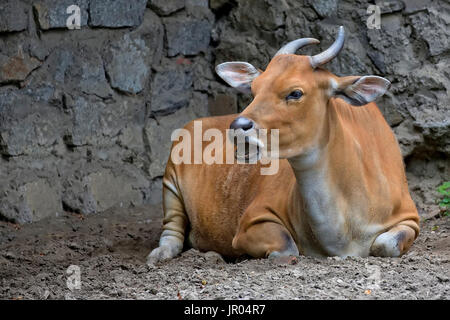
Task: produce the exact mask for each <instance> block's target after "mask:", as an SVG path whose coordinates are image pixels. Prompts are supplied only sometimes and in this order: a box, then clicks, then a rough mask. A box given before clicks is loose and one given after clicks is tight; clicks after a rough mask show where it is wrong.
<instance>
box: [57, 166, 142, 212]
mask: <svg viewBox="0 0 450 320" xmlns="http://www.w3.org/2000/svg"><path fill="white" fill-rule="evenodd" d="M111 165H112V164H111ZM63 188H64V194H63V201H64V205H65V206H66V207H67V208H70V209H71V210H73V211H76V212H81V213H83V214H91V213H96V212H100V211H104V210H107V209H109V208H111V207H115V206H117V207H124V208H127V207H130V206H138V205H142V204H143V203H144V200H145V199H144V195H145V193H144V192H142V191H143V190H147V192H146V193H148V189H149V182H148V181H146V180H145V179H143V178H142V177H139V174H138V173H137V172H133V171H129V170H127V169H125V168H121V169H119V170H114V169H106V168H102V167H101V166H99V164H97V163H92V164H88V165H86V166H85V167H84V168H82V167H79V166H78V167H77V168H75V169H74V170H71V171H70V172H66V173H65V176H64V182H63Z"/></svg>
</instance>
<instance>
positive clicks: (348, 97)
mask: <svg viewBox="0 0 450 320" xmlns="http://www.w3.org/2000/svg"><path fill="white" fill-rule="evenodd" d="M332 81H334V80H332ZM390 85H391V82H390V81H389V80H387V79H385V78H382V77H378V76H363V77H342V78H339V79H338V83H337V85H336V86H335V88H334V94H333V95H334V96H336V97H339V98H342V99H344V100H345V101H347V102H348V103H350V104H351V105H353V106H363V105H365V104H368V103H369V102H372V101H374V100H375V99H377V98H378V97H381V96H382V95H383V94H384V93H385V92H386V91H387V89H388V88H389V86H390ZM336 87H337V88H336Z"/></svg>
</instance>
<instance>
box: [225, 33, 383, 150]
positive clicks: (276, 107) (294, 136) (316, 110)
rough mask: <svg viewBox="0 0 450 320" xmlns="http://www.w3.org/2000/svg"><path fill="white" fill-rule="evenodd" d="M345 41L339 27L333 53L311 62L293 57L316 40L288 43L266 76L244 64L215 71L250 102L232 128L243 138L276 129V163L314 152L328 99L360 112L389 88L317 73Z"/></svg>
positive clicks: (367, 79) (372, 79) (374, 80)
mask: <svg viewBox="0 0 450 320" xmlns="http://www.w3.org/2000/svg"><path fill="white" fill-rule="evenodd" d="M344 38H345V35H344V28H343V27H340V29H339V34H338V37H337V39H336V41H335V42H334V43H333V44H332V45H331V47H329V48H328V49H327V50H325V51H324V52H322V53H320V54H317V55H314V56H302V55H296V54H295V52H296V51H297V50H298V49H300V48H301V47H303V46H305V45H308V44H315V43H319V41H318V40H316V39H312V38H303V39H298V40H295V41H292V42H289V43H288V44H286V45H285V46H284V47H282V48H281V49H280V50H279V51H278V52H277V53H276V54H275V56H274V57H273V59H272V60H271V61H270V63H269V65H268V66H267V69H266V70H265V71H261V70H258V69H256V68H255V67H254V66H252V65H251V64H249V63H246V62H225V63H222V64H220V65H218V66H217V67H216V71H217V73H218V74H219V76H220V77H222V79H224V80H225V81H226V82H227V83H228V84H229V85H231V86H232V87H235V88H237V89H238V90H240V91H243V92H251V93H252V94H253V96H254V99H253V101H252V102H251V103H250V104H249V105H248V106H247V108H246V109H245V110H244V111H243V112H242V113H241V114H240V115H239V117H237V118H236V119H235V120H234V121H233V122H232V123H231V126H230V128H231V129H235V130H236V129H237V130H239V131H241V132H244V133H248V132H250V131H255V130H258V129H267V130H268V132H270V131H271V130H272V129H279V156H280V158H291V157H295V156H298V155H302V154H305V153H306V152H308V151H309V150H312V149H314V148H316V147H317V145H318V144H320V141H319V140H320V136H321V133H323V130H322V129H323V127H324V125H325V123H326V119H327V108H328V107H329V103H328V102H329V100H330V99H331V98H333V97H339V98H342V99H344V100H345V101H347V102H348V103H349V104H350V105H353V106H363V105H365V104H367V103H369V102H371V101H373V100H375V99H376V98H377V97H379V96H381V95H383V94H384V93H385V91H386V90H387V88H388V87H389V85H390V82H389V81H388V80H386V79H384V78H381V77H378V76H348V77H338V76H335V75H333V74H332V73H330V72H329V71H327V70H324V69H322V68H318V67H319V66H321V65H323V64H325V63H327V62H328V61H330V60H331V59H333V58H334V57H336V56H337V54H338V53H339V51H340V50H341V49H342V47H343V45H344ZM349 107H350V106H349ZM257 156H259V154H258V155H257Z"/></svg>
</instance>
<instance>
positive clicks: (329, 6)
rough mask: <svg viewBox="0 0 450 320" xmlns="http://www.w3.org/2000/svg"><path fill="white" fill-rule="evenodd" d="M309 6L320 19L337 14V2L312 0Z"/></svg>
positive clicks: (333, 0) (334, 0) (332, 0)
mask: <svg viewBox="0 0 450 320" xmlns="http://www.w3.org/2000/svg"><path fill="white" fill-rule="evenodd" d="M311 5H312V7H313V8H314V10H315V11H316V12H317V14H318V15H319V16H320V17H322V18H325V17H331V16H333V15H336V14H337V9H338V0H313V1H311Z"/></svg>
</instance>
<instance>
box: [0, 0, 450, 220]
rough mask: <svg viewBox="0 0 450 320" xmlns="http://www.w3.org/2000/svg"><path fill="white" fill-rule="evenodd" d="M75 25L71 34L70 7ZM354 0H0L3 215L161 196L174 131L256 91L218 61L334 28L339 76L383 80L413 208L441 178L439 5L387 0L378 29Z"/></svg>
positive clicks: (322, 35) (449, 109)
mask: <svg viewBox="0 0 450 320" xmlns="http://www.w3.org/2000/svg"><path fill="white" fill-rule="evenodd" d="M72 4H76V5H78V6H79V7H80V9H81V30H68V29H67V27H66V20H67V18H68V17H69V15H70V14H67V13H66V9H67V7H68V6H70V5H72ZM370 4H373V2H370V1H369V2H367V1H350V0H346V1H344V0H340V1H338V0H320V1H312V0H311V1H309V0H305V1H299V0H210V1H208V0H58V1H57V0H0V154H1V158H0V181H1V184H0V217H1V218H2V219H6V220H9V221H14V222H18V223H26V222H32V221H36V220H39V219H42V218H45V217H49V216H55V215H58V214H59V213H61V212H62V211H63V210H68V211H73V212H81V213H84V214H90V213H95V212H100V211H103V210H105V209H108V208H110V207H113V206H125V207H128V206H140V205H145V204H149V203H157V202H159V201H160V199H161V177H162V175H163V172H164V167H165V162H166V160H167V157H168V153H169V146H170V134H171V132H172V130H174V129H175V128H178V127H181V126H183V125H184V124H185V123H186V122H188V121H189V120H192V119H195V118H198V117H203V116H208V115H220V114H227V113H234V112H237V111H239V110H242V109H243V108H244V107H245V106H246V105H247V104H248V102H249V101H250V99H251V97H248V96H244V95H241V94H238V93H236V92H235V91H234V90H233V89H231V88H228V87H227V86H226V85H225V84H224V83H223V82H222V81H221V80H220V79H219V78H218V77H217V76H216V75H215V74H214V66H215V65H216V64H218V63H221V62H224V61H231V60H239V61H248V62H250V63H252V64H254V65H255V66H257V67H259V68H262V69H264V68H265V66H266V65H267V63H268V62H269V60H270V57H271V56H272V55H273V54H274V53H275V52H276V50H278V48H279V47H280V46H281V45H282V44H283V43H285V42H287V41H289V40H292V39H295V38H298V37H315V38H317V39H319V40H321V44H320V45H319V46H315V47H314V46H311V47H309V48H307V49H305V50H303V51H302V54H311V53H314V52H318V51H319V50H321V49H325V48H326V47H327V46H328V45H329V44H330V43H331V42H332V41H333V39H334V37H335V35H336V32H337V26H338V25H341V24H342V25H344V26H345V29H346V32H347V40H346V45H345V47H344V49H343V51H342V52H341V54H340V56H339V57H338V58H337V59H335V60H333V61H332V62H331V63H329V64H328V68H329V69H330V70H331V71H333V72H334V73H336V74H337V75H341V76H342V75H363V74H376V75H382V76H385V77H387V78H388V79H389V80H390V81H391V82H392V87H391V89H390V92H389V93H388V94H387V95H386V96H385V97H384V98H383V99H381V100H380V101H379V103H378V104H379V106H380V108H381V110H382V112H383V113H384V115H385V116H386V118H387V120H388V122H389V123H390V124H391V126H392V127H393V130H394V132H395V133H396V134H397V137H398V139H399V141H400V145H401V148H402V152H403V154H404V156H405V163H406V165H407V170H408V178H409V181H410V187H411V189H412V190H413V191H414V198H415V200H416V201H417V203H418V204H419V207H420V208H421V210H426V211H427V210H429V209H430V208H432V207H430V205H432V204H434V203H435V196H436V194H435V193H433V190H434V188H435V187H436V185H438V184H439V183H441V182H442V181H443V180H444V179H447V180H448V179H449V176H450V174H449V172H450V168H449V166H450V165H449V154H450V143H449V139H450V127H449V126H450V125H449V119H450V102H449V90H450V80H449V78H450V77H449V73H450V72H449V68H448V65H449V62H450V61H449V60H450V55H449V52H450V50H449V41H450V40H449V39H450V37H449V35H450V26H449V23H450V5H449V3H448V2H447V1H444V0H441V1H426V0H408V1H406V0H405V1H383V2H382V3H380V8H381V29H368V28H367V26H366V21H367V19H368V17H369V14H368V13H367V7H368V6H369V5H370Z"/></svg>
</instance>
